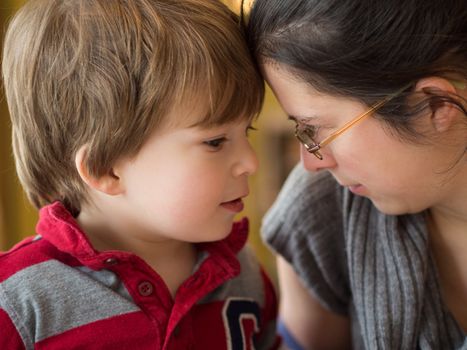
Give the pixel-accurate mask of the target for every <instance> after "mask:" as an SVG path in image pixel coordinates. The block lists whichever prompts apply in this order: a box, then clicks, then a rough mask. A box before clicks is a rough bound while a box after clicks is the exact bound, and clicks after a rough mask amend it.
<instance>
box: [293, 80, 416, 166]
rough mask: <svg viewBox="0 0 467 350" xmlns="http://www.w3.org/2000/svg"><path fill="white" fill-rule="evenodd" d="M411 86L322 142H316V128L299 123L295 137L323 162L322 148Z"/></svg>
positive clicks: (379, 103)
mask: <svg viewBox="0 0 467 350" xmlns="http://www.w3.org/2000/svg"><path fill="white" fill-rule="evenodd" d="M409 86H410V85H407V86H404V87H403V88H402V89H400V90H398V91H396V92H395V93H393V94H391V95H389V96H387V97H386V98H385V99H384V100H382V101H380V102H378V103H376V104H374V105H373V106H372V107H371V108H370V109H369V110H368V111H366V112H365V113H363V114H360V115H359V116H358V117H356V118H355V119H352V120H351V121H349V122H347V123H345V124H344V125H343V126H342V127H341V128H340V129H338V130H336V131H334V132H333V133H332V134H331V135H329V136H328V137H326V138H325V139H324V140H323V141H321V142H316V141H315V140H314V137H315V135H316V128H315V127H313V126H311V125H306V124H302V123H299V122H297V121H295V122H296V123H297V125H296V126H295V136H296V137H297V139H298V140H299V141H300V142H301V143H302V144H303V146H304V147H305V149H306V150H307V151H308V152H310V153H312V154H313V155H314V156H315V157H316V158H318V159H320V160H323V155H322V154H321V153H320V152H319V150H320V149H321V148H323V147H324V146H326V145H328V144H329V143H331V142H332V141H334V139H336V138H337V137H338V136H339V135H342V134H343V133H344V132H345V131H347V130H348V129H350V128H351V127H352V126H354V125H355V124H357V123H358V122H359V121H361V120H363V119H364V118H366V117H368V116H369V115H371V114H372V113H374V112H376V111H377V110H378V109H380V108H381V107H382V106H384V105H385V104H386V103H388V102H389V101H390V100H392V99H393V98H394V97H396V96H398V95H399V94H401V93H402V92H403V91H404V90H406V89H407V88H408V87H409Z"/></svg>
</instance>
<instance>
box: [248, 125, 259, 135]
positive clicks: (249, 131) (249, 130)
mask: <svg viewBox="0 0 467 350" xmlns="http://www.w3.org/2000/svg"><path fill="white" fill-rule="evenodd" d="M256 130H258V129H257V128H255V127H254V126H253V125H248V127H247V128H246V135H247V136H249V135H250V133H251V132H252V131H256Z"/></svg>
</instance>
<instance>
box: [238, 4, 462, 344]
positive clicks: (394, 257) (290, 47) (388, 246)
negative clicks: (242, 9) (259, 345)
mask: <svg viewBox="0 0 467 350" xmlns="http://www.w3.org/2000/svg"><path fill="white" fill-rule="evenodd" d="M247 33H248V38H249V42H250V47H251V48H252V51H253V52H254V54H255V56H256V58H257V60H258V63H259V65H260V67H261V69H262V71H263V73H264V77H265V79H266V81H267V82H268V84H269V85H270V87H271V88H272V90H273V92H274V94H275V95H276V97H277V99H278V101H279V103H280V104H281V106H282V107H283V109H284V111H285V112H286V113H287V114H288V115H289V119H290V120H291V121H292V122H293V123H294V125H295V134H296V136H297V138H298V139H299V141H300V142H301V151H300V152H301V160H302V162H301V163H302V165H300V166H298V167H297V168H296V169H295V170H294V171H293V172H292V174H291V175H290V177H289V179H288V181H287V182H286V184H285V186H284V188H283V189H282V191H281V194H280V195H279V197H278V198H277V201H276V203H275V204H274V205H273V207H272V208H271V209H270V211H269V212H268V214H267V216H266V217H265V220H264V225H263V235H264V238H265V240H266V241H267V242H268V244H270V245H271V247H272V248H273V249H274V250H275V251H276V252H277V253H278V254H279V255H280V257H279V258H278V271H279V279H280V287H281V294H282V298H281V318H282V321H283V325H284V328H282V332H283V335H284V336H285V338H286V339H288V342H289V345H290V346H291V347H294V346H295V347H297V348H298V347H301V348H305V349H344V348H351V347H353V348H355V349H363V348H365V349H416V348H421V349H461V348H462V349H467V338H466V333H467V253H466V251H467V111H466V109H467V89H466V80H467V65H466V63H467V6H466V4H465V0H458V1H456V0H447V1H443V2H442V3H441V2H439V1H435V0H405V1H401V0H398V1H396V0H376V1H364V0H319V1H318V0H256V1H255V2H254V4H253V8H252V10H251V13H250V18H249V22H248V27H247ZM287 330H288V331H287Z"/></svg>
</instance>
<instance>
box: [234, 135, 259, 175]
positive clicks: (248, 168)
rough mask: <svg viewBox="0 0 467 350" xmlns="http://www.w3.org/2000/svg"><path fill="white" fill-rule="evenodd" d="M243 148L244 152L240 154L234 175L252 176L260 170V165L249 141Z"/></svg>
mask: <svg viewBox="0 0 467 350" xmlns="http://www.w3.org/2000/svg"><path fill="white" fill-rule="evenodd" d="M241 148H242V151H241V152H239V154H238V158H237V161H236V163H235V165H234V170H233V171H234V175H235V176H240V175H252V174H254V173H255V172H256V171H257V170H258V165H259V161H258V157H257V155H256V152H255V150H254V149H253V147H252V146H251V145H250V143H249V142H248V141H247V142H246V143H245V144H244V145H242V146H241Z"/></svg>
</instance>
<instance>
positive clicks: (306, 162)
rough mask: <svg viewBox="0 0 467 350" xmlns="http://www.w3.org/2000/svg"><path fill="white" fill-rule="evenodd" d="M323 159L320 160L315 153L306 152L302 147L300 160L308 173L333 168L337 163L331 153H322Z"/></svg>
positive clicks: (301, 146)
mask: <svg viewBox="0 0 467 350" xmlns="http://www.w3.org/2000/svg"><path fill="white" fill-rule="evenodd" d="M321 154H322V155H323V159H318V158H317V157H316V156H315V155H314V154H313V153H310V152H308V151H307V150H306V148H305V146H303V145H300V158H301V160H302V163H303V167H304V168H305V169H306V170H308V171H313V172H316V171H320V170H326V169H330V168H333V167H334V166H335V165H336V162H335V160H334V158H333V156H332V154H331V152H324V153H323V152H322V151H321Z"/></svg>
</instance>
